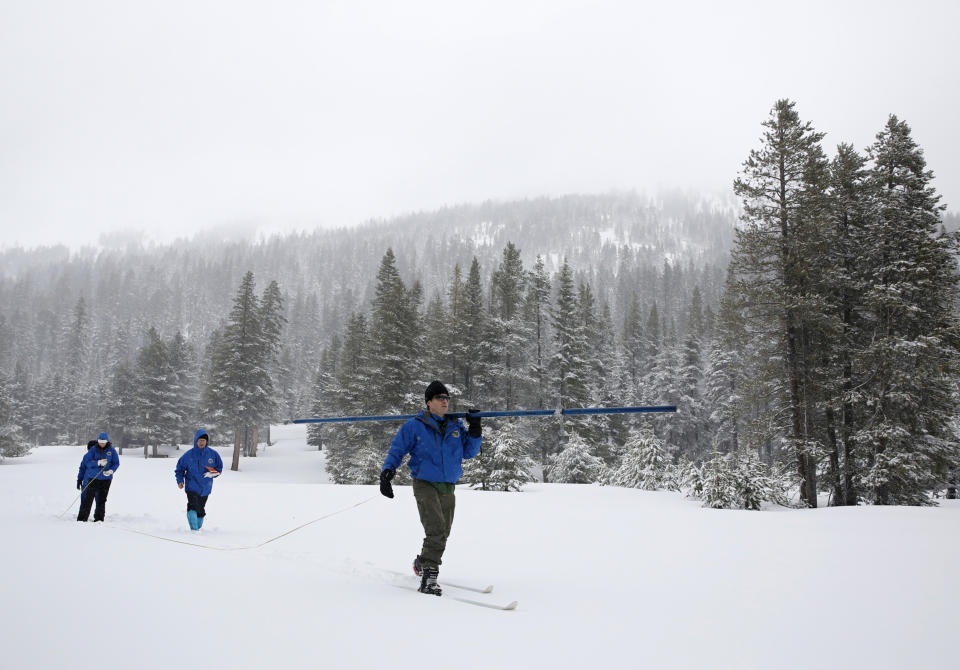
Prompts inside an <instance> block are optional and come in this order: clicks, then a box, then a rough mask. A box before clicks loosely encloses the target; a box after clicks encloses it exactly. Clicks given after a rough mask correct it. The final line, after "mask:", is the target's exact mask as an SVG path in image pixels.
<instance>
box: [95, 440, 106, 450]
mask: <svg viewBox="0 0 960 670" xmlns="http://www.w3.org/2000/svg"><path fill="white" fill-rule="evenodd" d="M97 444H99V445H100V448H101V449H103V448H104V447H105V446H107V441H106V440H97Z"/></svg>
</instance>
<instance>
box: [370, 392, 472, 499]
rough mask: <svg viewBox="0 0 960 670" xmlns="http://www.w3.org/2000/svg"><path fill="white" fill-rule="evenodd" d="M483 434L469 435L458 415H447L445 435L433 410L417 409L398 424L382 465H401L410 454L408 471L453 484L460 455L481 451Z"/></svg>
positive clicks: (459, 468)
mask: <svg viewBox="0 0 960 670" xmlns="http://www.w3.org/2000/svg"><path fill="white" fill-rule="evenodd" d="M481 442H482V438H479V437H470V436H469V435H468V434H467V429H466V428H465V427H464V425H463V422H462V421H460V419H448V420H447V429H446V432H445V434H444V435H440V427H439V426H438V425H437V421H436V419H435V418H434V417H433V415H432V414H430V413H428V412H425V411H424V410H420V413H419V414H417V415H416V416H415V417H413V418H412V419H409V420H408V421H407V422H406V423H404V424H403V425H402V426H400V430H398V431H397V434H396V436H395V437H394V438H393V440H392V441H391V442H390V452H389V453H388V454H387V460H385V461H384V462H383V469H387V468H393V469H397V468H398V467H400V463H402V462H403V457H404V456H406V455H407V454H410V462H409V463H407V465H408V466H409V467H410V474H411V475H412V476H413V478H414V479H422V480H424V481H428V482H448V483H450V484H454V483H456V482H457V480H459V479H460V477H461V476H462V475H463V459H465V458H473V457H474V456H476V455H477V454H478V453H480V443H481Z"/></svg>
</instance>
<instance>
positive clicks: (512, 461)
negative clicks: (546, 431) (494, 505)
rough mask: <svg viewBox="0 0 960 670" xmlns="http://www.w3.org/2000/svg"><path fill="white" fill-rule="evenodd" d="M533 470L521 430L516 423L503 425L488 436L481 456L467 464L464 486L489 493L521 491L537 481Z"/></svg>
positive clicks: (509, 422) (485, 436) (465, 465)
mask: <svg viewBox="0 0 960 670" xmlns="http://www.w3.org/2000/svg"><path fill="white" fill-rule="evenodd" d="M475 462H476V463H475ZM533 469H534V463H533V460H532V459H531V458H530V457H529V456H528V455H527V449H526V446H525V445H524V442H523V438H522V437H521V434H520V426H519V425H518V423H517V422H516V421H501V422H500V423H499V424H498V425H497V427H496V429H495V430H492V431H488V433H487V435H484V439H483V449H482V451H481V454H480V455H479V456H478V457H477V458H473V459H471V460H469V461H466V462H465V463H464V483H468V484H470V485H471V486H472V487H473V488H482V489H485V490H487V491H521V490H523V485H524V484H526V483H528V482H532V481H534V477H533V474H532V473H533Z"/></svg>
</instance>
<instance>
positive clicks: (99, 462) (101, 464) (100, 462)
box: [97, 458, 107, 468]
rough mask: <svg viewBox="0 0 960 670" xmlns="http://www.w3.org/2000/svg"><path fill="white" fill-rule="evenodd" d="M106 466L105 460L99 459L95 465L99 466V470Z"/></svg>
mask: <svg viewBox="0 0 960 670" xmlns="http://www.w3.org/2000/svg"><path fill="white" fill-rule="evenodd" d="M106 464H107V459H105V458H101V459H100V460H99V461H97V465H99V466H100V467H101V468H102V467H103V466H104V465H106Z"/></svg>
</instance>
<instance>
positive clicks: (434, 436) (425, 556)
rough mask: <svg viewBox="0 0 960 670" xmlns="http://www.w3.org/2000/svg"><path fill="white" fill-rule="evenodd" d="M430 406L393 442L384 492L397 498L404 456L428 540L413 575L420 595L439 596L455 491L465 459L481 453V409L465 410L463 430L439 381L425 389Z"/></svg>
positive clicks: (382, 483)
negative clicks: (451, 414)
mask: <svg viewBox="0 0 960 670" xmlns="http://www.w3.org/2000/svg"><path fill="white" fill-rule="evenodd" d="M423 395H424V398H425V399H426V403H427V407H426V409H425V410H420V413H419V414H417V415H416V416H415V417H413V418H412V419H409V420H408V421H407V422H406V423H404V424H403V425H402V426H401V427H400V430H398V431H397V435H396V437H394V438H393V441H391V442H390V452H389V453H388V454H387V459H386V460H385V461H384V463H383V469H382V470H381V472H380V493H382V494H383V495H385V496H386V497H388V498H392V497H393V485H392V484H391V483H390V480H392V479H393V476H394V475H395V474H396V473H397V468H398V467H400V463H402V462H403V458H404V456H406V455H407V454H410V461H409V462H408V463H407V465H408V467H409V468H410V475H411V476H412V477H413V496H414V498H416V500H417V510H418V511H419V512H420V523H421V524H422V525H423V532H424V539H423V548H422V549H421V551H420V554H419V555H418V556H417V557H416V558H415V559H413V572H414V574H416V575H418V576H419V577H420V589H419V590H420V592H421V593H429V594H431V595H435V596H439V595H441V589H440V586H439V585H438V584H437V575H438V574H439V572H440V563H441V562H442V560H441V559H442V558H443V551H444V549H445V548H446V546H447V538H448V537H449V536H450V529H451V528H452V527H453V512H454V508H455V507H456V502H457V501H456V497H455V496H454V488H455V486H456V483H457V481H458V480H459V479H460V477H461V476H462V475H463V461H464V459H467V458H473V457H474V456H476V455H477V454H478V453H480V444H481V432H480V416H479V411H478V410H475V409H471V410H469V411H468V412H467V424H468V426H469V428H464V425H463V423H461V422H460V419H452V420H451V419H448V418H446V414H447V412H448V411H449V409H450V393H449V392H448V391H447V387H446V386H444V385H443V384H442V383H440V382H439V381H432V382H430V385H429V386H427V388H426V390H425V391H424V394H423Z"/></svg>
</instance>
